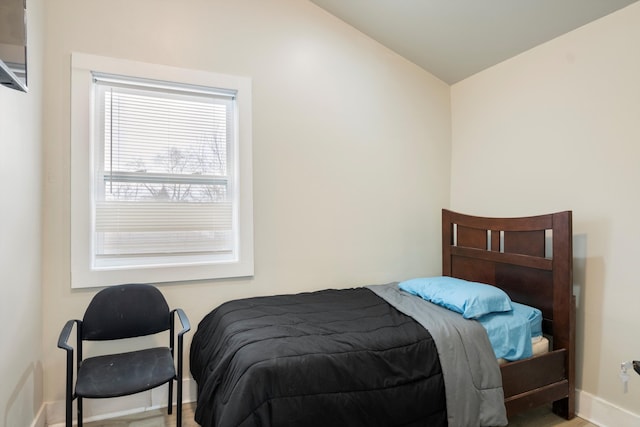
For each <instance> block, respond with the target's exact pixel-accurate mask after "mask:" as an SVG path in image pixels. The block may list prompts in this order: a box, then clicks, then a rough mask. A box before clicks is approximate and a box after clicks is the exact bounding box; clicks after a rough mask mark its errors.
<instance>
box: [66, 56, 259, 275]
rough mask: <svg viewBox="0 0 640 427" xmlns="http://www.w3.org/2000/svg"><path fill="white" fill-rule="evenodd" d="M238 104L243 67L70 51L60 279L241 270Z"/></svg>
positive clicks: (244, 187)
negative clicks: (66, 239)
mask: <svg viewBox="0 0 640 427" xmlns="http://www.w3.org/2000/svg"><path fill="white" fill-rule="evenodd" d="M176 76H177V78H176ZM250 112H251V110H250V82H249V81H248V79H246V78H241V77H230V76H221V75H218V74H212V73H203V72H196V71H190V70H182V69H175V68H170V67H163V66H154V65H150V64H140V63H130V62H128V61H121V60H115V59H110V58H102V57H94V56H89V55H78V54H74V56H73V59H72V242H71V244H72V261H71V264H72V269H71V270H72V271H71V273H72V277H71V278H72V280H71V282H72V287H87V286H104V285H111V284H117V283H128V282H138V283H140V282H160V281H181V280H196V279H208V278H223V277H237V276H248V275H252V274H253V254H252V250H253V248H252V240H253V237H252V224H251V222H252V214H251V210H252V203H251V174H250V170H251V144H250V120H251V118H250Z"/></svg>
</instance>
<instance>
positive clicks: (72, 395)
mask: <svg viewBox="0 0 640 427" xmlns="http://www.w3.org/2000/svg"><path fill="white" fill-rule="evenodd" d="M176 314H177V315H178V318H179V319H180V323H181V324H182V330H181V331H180V332H178V336H177V342H178V348H177V353H178V354H177V360H175V357H174V353H175V352H174V343H175V341H176V340H175V339H174V337H175V335H174V332H175V328H174V323H175V315H176ZM74 324H75V325H76V332H77V338H76V347H77V350H76V352H75V353H76V375H75V377H76V381H75V390H74V389H73V386H74V384H73V377H74V375H73V367H74V360H73V359H74V357H73V355H74V350H73V347H71V346H70V345H69V344H68V340H69V336H70V335H71V331H72V329H73V326H74ZM190 329H191V326H190V324H189V319H188V318H187V316H186V314H185V313H184V312H183V311H182V309H179V308H177V309H174V310H171V311H169V306H168V305H167V302H166V300H165V299H164V297H163V296H162V293H161V292H160V291H159V290H158V289H157V288H155V287H153V286H151V285H142V284H129V285H119V286H112V287H109V288H106V289H103V290H101V291H100V292H98V293H97V294H96V295H95V296H94V297H93V299H92V300H91V303H90V304H89V306H88V307H87V310H86V311H85V314H84V318H83V319H82V320H69V321H67V323H66V324H65V325H64V328H63V329H62V332H61V333H60V338H59V339H58V347H60V348H62V349H63V350H66V352H67V381H66V426H67V427H71V425H72V422H73V414H72V409H71V408H72V402H73V400H74V399H76V398H77V399H78V427H82V399H83V398H85V397H86V398H92V399H97V398H108V397H118V396H126V395H130V394H134V393H138V392H142V391H145V390H150V389H152V388H155V387H158V386H160V385H163V384H167V383H168V384H169V403H168V413H169V414H171V413H172V397H173V381H174V380H175V381H176V382H177V396H176V397H177V402H178V404H177V408H176V419H177V425H178V426H180V425H181V422H182V405H181V401H182V370H183V368H182V359H183V335H184V334H185V333H186V332H187V331H189V330H190ZM165 331H169V335H170V338H169V347H154V348H145V349H141V350H137V351H131V352H127V353H119V354H107V355H102V356H96V357H90V358H87V359H83V358H82V343H83V341H110V340H117V339H123V338H134V337H142V336H147V335H152V334H157V333H160V332H165ZM176 362H177V367H176Z"/></svg>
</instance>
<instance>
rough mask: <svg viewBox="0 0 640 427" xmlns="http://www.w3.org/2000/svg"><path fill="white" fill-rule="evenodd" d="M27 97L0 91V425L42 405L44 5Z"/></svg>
mask: <svg viewBox="0 0 640 427" xmlns="http://www.w3.org/2000/svg"><path fill="white" fill-rule="evenodd" d="M28 17H29V28H28V39H29V52H28V54H29V56H28V60H29V77H28V80H29V93H23V92H18V91H16V90H13V89H9V88H6V87H4V86H0V145H1V150H2V152H1V154H0V194H2V198H3V201H2V209H0V287H1V288H2V298H1V302H0V324H1V325H2V328H0V343H1V344H0V346H1V347H2V350H1V351H0V379H1V380H0V425H2V426H6V427H14V426H15V427H18V426H28V425H30V424H31V423H32V421H33V420H34V419H35V418H36V414H37V413H38V411H39V410H40V407H41V405H42V383H43V379H42V344H41V343H42V296H41V260H42V258H41V244H40V242H41V212H42V209H41V198H42V173H41V169H42V168H41V140H42V123H41V109H42V72H41V69H42V2H41V0H29V15H28Z"/></svg>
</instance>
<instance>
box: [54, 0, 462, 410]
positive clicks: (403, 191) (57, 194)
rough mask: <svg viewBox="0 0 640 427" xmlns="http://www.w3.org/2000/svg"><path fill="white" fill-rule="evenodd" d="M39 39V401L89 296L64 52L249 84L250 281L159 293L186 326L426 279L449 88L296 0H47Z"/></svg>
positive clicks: (445, 191) (432, 258)
mask: <svg viewBox="0 0 640 427" xmlns="http://www.w3.org/2000/svg"><path fill="white" fill-rule="evenodd" d="M45 37H46V40H47V50H46V56H45V68H46V70H47V84H46V88H45V105H44V108H45V119H44V121H45V128H44V130H45V135H46V137H45V139H44V153H45V177H46V184H45V199H44V200H45V201H44V213H45V219H44V291H43V295H44V341H43V345H44V353H45V361H46V363H45V370H44V372H45V389H44V394H45V400H47V401H60V400H62V399H63V396H64V394H63V391H64V384H63V373H64V355H63V352H62V351H61V350H58V349H57V348H56V340H57V336H58V333H59V330H60V328H61V327H62V325H63V324H64V322H65V320H67V319H69V318H79V317H80V316H82V313H83V311H84V308H85V306H86V304H87V303H88V301H89V300H90V298H91V297H92V295H94V293H95V290H84V291H72V290H71V289H70V285H69V263H70V260H69V250H70V249H69V245H70V242H69V221H70V218H69V203H70V201H69V191H70V175H69V162H70V159H69V156H70V154H69V135H70V128H69V126H70V124H69V123H70V118H69V73H70V55H71V52H82V53H88V54H96V55H103V56H110V57H115V58H123V59H132V60H136V61H142V62H148V63H157V64H165V65H171V66H179V67H185V68H193V69H202V70H208V71H214V72H219V73H225V74H237V75H243V76H249V77H251V78H252V81H253V155H254V172H253V175H254V224H255V277H253V278H249V279H239V280H221V281H216V282H198V283H182V284H166V285H163V286H162V291H163V292H164V293H165V295H166V296H167V298H168V300H169V303H170V305H171V306H173V307H176V306H180V307H182V308H184V309H185V311H186V312H187V313H188V315H189V316H190V318H191V320H192V323H193V325H194V328H195V326H196V325H197V323H198V322H199V321H200V319H201V318H202V317H203V316H204V315H205V314H206V313H207V312H209V311H210V310H211V309H212V308H214V307H215V306H217V305H218V304H219V303H221V302H223V301H225V300H229V299H232V298H239V297H244V296H251V295H261V294H274V293H285V292H295V291H303V290H311V289H319V288H326V287H350V286H356V285H364V284H369V283H383V282H388V281H392V280H398V279H402V278H407V277H411V276H415V275H420V274H427V273H431V274H433V273H437V272H439V271H440V268H441V264H440V263H441V261H440V225H439V224H440V209H441V208H442V207H445V206H447V205H448V204H449V176H450V170H449V165H450V138H451V137H450V129H451V123H450V104H449V87H448V86H447V85H446V84H444V83H443V82H441V81H440V80H438V79H436V78H434V77H433V76H431V75H430V74H428V73H426V72H424V71H423V70H421V69H419V68H418V67H416V66H415V65H413V64H411V63H409V62H407V61H406V60H404V59H402V58H400V57H399V56H398V55H396V54H393V53H391V52H390V51H389V50H387V49H385V48H383V47H381V46H380V45H378V44H376V43H374V42H373V41H371V40H370V39H368V38H367V37H365V36H363V35H362V34H360V33H359V32H357V31H355V30H354V29H352V28H351V27H348V26H346V25H345V24H344V23H342V22H341V21H339V20H337V19H335V18H333V17H332V16H330V15H328V14H327V13H325V12H324V11H322V10H320V9H319V8H317V7H316V6H315V5H313V4H312V3H310V2H307V1H300V0H270V1H263V0H235V1H227V0H202V1H192V2H189V4H188V5H185V4H184V3H183V2H174V1H166V0H160V1H159V0H138V1H135V2H131V1H129V0H114V1H96V0H89V1H88V0H82V1H81V0H58V1H56V2H55V5H53V3H51V4H50V5H49V4H48V5H47V8H46V31H45ZM192 334H193V333H191V334H190V335H189V339H188V342H187V344H189V343H190V337H191V336H192ZM51 421H55V420H51Z"/></svg>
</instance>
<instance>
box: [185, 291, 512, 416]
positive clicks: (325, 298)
mask: <svg viewBox="0 0 640 427" xmlns="http://www.w3.org/2000/svg"><path fill="white" fill-rule="evenodd" d="M395 289H397V287H396V286H395V285H382V286H375V287H369V289H367V288H356V289H343V290H325V291H319V292H312V293H304V294H297V295H283V296H271V297H259V298H249V299H244V300H237V301H231V302H228V303H225V304H223V305H221V306H220V307H218V308H217V309H215V310H214V311H212V312H211V313H210V314H209V315H207V316H206V317H205V318H204V319H203V320H202V322H201V323H200V324H199V326H198V329H197V331H196V333H195V334H194V338H193V341H192V344H191V353H190V361H191V365H190V366H191V372H192V375H193V377H194V379H195V380H196V382H197V384H198V402H197V408H196V421H198V423H200V424H201V425H203V426H205V427H206V426H216V427H226V426H304V427H307V426H319V427H320V426H322V427H325V426H446V425H450V426H474V425H504V424H506V417H504V405H503V403H502V397H501V396H502V389H501V387H500V373H499V370H497V363H496V362H495V359H493V364H494V366H493V367H492V366H490V364H488V363H487V362H486V358H485V357H484V356H480V357H479V358H478V355H477V354H476V353H478V352H484V351H486V349H485V348H484V347H483V342H482V340H481V339H480V340H472V342H474V341H477V342H476V343H471V344H462V348H460V345H459V344H455V343H454V344H448V343H447V344H439V343H438V341H439V340H440V341H442V340H445V341H447V340H448V338H447V337H448V336H449V337H450V336H451V335H455V334H457V333H458V332H460V331H462V329H460V330H459V329H457V327H455V326H454V327H452V326H450V324H455V322H454V321H453V320H451V321H450V320H435V321H433V328H436V329H442V328H444V332H442V331H436V332H435V333H434V332H433V331H432V330H431V327H423V326H421V324H423V325H425V324H427V323H429V322H431V320H429V318H437V317H439V315H437V314H427V315H425V314H422V313H421V312H422V311H424V310H423V308H421V305H422V304H421V303H416V302H415V300H419V299H418V298H416V297H411V296H409V298H410V299H407V300H405V298H404V296H403V295H402V294H396V291H395ZM407 296H408V295H407ZM420 301H422V300H420ZM426 304H428V305H430V306H432V305H431V304H430V303H426ZM433 307H435V306H433ZM435 308H436V309H437V310H441V309H440V308H439V307H435ZM437 310H436V311H435V312H433V313H438V311H437ZM444 311H445V312H447V310H444ZM410 312H415V313H413V314H411V313H410ZM427 312H429V311H428V310H427ZM407 314H411V316H416V320H418V322H416V320H414V319H413V318H412V317H410V316H409V315H407ZM447 314H449V313H445V314H443V316H444V317H443V319H448V317H447ZM458 317H459V316H458ZM432 320H433V319H432ZM464 322H465V323H467V324H468V323H473V324H475V323H476V322H469V321H464ZM478 326H479V325H478ZM479 327H480V328H482V327H481V326H479ZM451 328H453V329H451ZM463 329H464V328H463ZM475 332H477V331H475ZM463 333H471V334H473V333H474V330H473V328H472V329H471V330H467V332H463ZM436 337H438V339H435V338H436ZM485 340H486V342H487V344H488V339H486V334H485ZM447 342H448V341H447ZM478 343H479V344H478ZM436 345H438V346H439V347H438V348H436ZM440 346H441V347H443V348H440ZM456 348H457V349H456ZM451 351H453V352H454V353H451ZM459 351H462V352H463V353H464V354H465V356H463V357H458V356H459V355H458V356H456V355H455V354H456V353H455V352H459ZM488 353H489V354H493V352H492V351H491V348H490V347H489V351H488ZM467 355H468V356H470V357H467ZM469 358H478V360H472V361H470V363H467V365H466V367H465V365H464V364H463V362H464V360H467V361H468V360H469ZM445 368H446V370H449V373H447V372H446V370H445ZM485 370H486V371H487V372H488V374H486V373H483V372H479V371H485ZM496 370H497V381H498V384H497V386H496V384H495V380H496V378H495V376H494V375H493V373H495V371H496ZM458 371H459V372H458ZM443 372H444V374H445V375H444V377H443ZM492 372H493V373H492ZM459 374H460V375H461V376H463V377H465V378H466V379H464V378H463V379H459V378H458V377H459V376H460V375H459ZM445 386H446V389H447V390H446V399H445ZM497 400H500V401H499V402H497ZM447 409H448V411H447ZM452 411H455V412H453V413H452ZM447 414H448V415H447ZM503 421H504V422H503Z"/></svg>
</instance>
